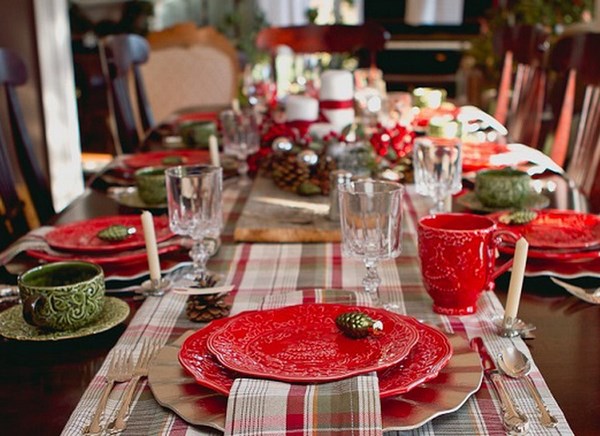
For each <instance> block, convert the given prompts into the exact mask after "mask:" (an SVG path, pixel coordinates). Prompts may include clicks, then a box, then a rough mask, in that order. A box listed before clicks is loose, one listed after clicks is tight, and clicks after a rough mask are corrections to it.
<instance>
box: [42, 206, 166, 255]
mask: <svg viewBox="0 0 600 436" xmlns="http://www.w3.org/2000/svg"><path fill="white" fill-rule="evenodd" d="M116 224H122V225H124V226H126V227H134V228H135V233H134V234H132V235H130V236H129V237H127V238H126V239H123V240H122V241H105V240H103V239H100V238H99V237H98V232H99V231H100V230H102V229H105V228H106V227H109V226H111V225H116ZM154 229H155V232H156V241H157V242H161V241H165V240H167V239H169V238H170V237H172V236H173V233H171V230H170V229H169V220H168V218H167V217H166V216H158V217H154ZM45 239H46V242H48V244H49V245H50V246H51V247H52V248H55V249H57V250H65V251H76V252H81V253H91V252H103V253H107V252H116V251H120V250H132V249H136V248H141V247H144V246H145V241H144V231H143V229H142V219H141V216H140V215H116V216H106V217H101V218H93V219H90V220H85V221H77V222H74V223H69V224H64V225H61V226H58V227H56V228H55V229H54V230H51V231H50V232H49V233H48V234H47V235H46V236H45Z"/></svg>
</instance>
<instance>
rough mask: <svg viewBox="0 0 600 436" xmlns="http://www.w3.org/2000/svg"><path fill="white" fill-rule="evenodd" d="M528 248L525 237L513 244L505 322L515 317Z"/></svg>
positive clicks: (511, 320)
mask: <svg viewBox="0 0 600 436" xmlns="http://www.w3.org/2000/svg"><path fill="white" fill-rule="evenodd" d="M528 249H529V243H528V242H527V240H526V239H525V238H520V239H519V240H518V241H517V243H516V245H515V254H514V257H513V265H512V273H511V275H510V284H509V285H508V296H507V298H506V308H505V310H504V322H505V323H507V322H509V323H512V322H513V321H514V320H515V318H517V312H518V311H519V302H520V300H521V290H522V289H523V276H524V275H525V263H526V262H527V251H528Z"/></svg>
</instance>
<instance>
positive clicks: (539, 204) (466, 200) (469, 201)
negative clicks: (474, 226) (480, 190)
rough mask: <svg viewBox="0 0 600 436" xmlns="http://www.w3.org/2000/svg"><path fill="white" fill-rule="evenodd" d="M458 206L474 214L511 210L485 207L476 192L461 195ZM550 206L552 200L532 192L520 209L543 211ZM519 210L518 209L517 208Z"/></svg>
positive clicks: (508, 208)
mask: <svg viewBox="0 0 600 436" xmlns="http://www.w3.org/2000/svg"><path fill="white" fill-rule="evenodd" d="M456 201H457V202H458V204H460V205H461V206H464V207H466V208H468V209H470V210H472V211H473V212H499V211H501V210H510V209H511V208H510V207H496V208H494V207H488V206H485V205H484V204H483V203H482V202H481V201H479V199H478V198H477V197H476V196H475V192H473V191H470V192H467V193H466V194H464V195H461V196H460V197H458V198H457V199H456ZM549 204H550V199H549V198H548V197H546V196H545V195H543V194H538V193H537V192H532V193H531V194H529V195H528V196H527V198H525V201H524V202H523V205H522V206H521V207H519V208H518V209H543V208H545V207H547V206H548V205H549ZM515 209H517V208H515Z"/></svg>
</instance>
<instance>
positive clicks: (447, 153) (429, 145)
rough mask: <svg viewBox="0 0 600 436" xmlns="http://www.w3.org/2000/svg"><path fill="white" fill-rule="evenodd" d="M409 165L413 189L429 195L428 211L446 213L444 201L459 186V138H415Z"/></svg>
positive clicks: (457, 189)
mask: <svg viewBox="0 0 600 436" xmlns="http://www.w3.org/2000/svg"><path fill="white" fill-rule="evenodd" d="M413 166H414V173H415V185H416V188H417V192H418V193H420V194H422V195H427V196H429V197H432V198H433V201H434V205H433V207H432V208H431V210H430V212H431V213H439V212H450V210H448V208H447V206H446V205H447V204H449V202H448V201H447V200H448V199H449V196H450V195H452V194H455V193H457V192H459V191H460V189H461V172H462V147H461V142H460V139H458V138H436V137H428V136H426V137H422V138H418V139H417V140H415V144H414V155H413Z"/></svg>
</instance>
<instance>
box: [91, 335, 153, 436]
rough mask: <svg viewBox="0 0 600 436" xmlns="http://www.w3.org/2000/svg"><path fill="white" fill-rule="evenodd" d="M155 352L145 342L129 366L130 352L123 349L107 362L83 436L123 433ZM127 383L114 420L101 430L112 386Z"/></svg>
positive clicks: (131, 357)
mask: <svg viewBox="0 0 600 436" xmlns="http://www.w3.org/2000/svg"><path fill="white" fill-rule="evenodd" d="M157 351H158V345H157V344H154V343H152V342H150V341H148V340H146V341H144V342H143V344H142V349H141V351H140V355H139V357H138V359H137V362H136V363H135V365H134V363H133V360H134V359H133V356H132V354H133V353H126V352H124V351H123V350H117V351H115V352H114V354H113V356H112V359H111V361H110V364H109V367H108V372H107V374H106V385H105V386H104V389H103V390H102V394H101V396H100V401H99V402H98V406H97V407H96V411H95V413H94V416H93V417H92V421H91V423H90V425H89V426H87V427H86V428H85V429H84V434H87V435H92V434H99V433H102V432H103V430H105V429H106V430H107V431H108V432H109V433H117V432H120V431H123V430H125V428H126V427H127V422H126V418H127V415H128V413H129V407H130V405H131V401H132V400H133V397H134V394H135V391H136V388H137V385H138V383H139V382H140V380H141V379H142V378H143V377H146V376H147V375H148V368H149V365H150V362H151V361H152V358H153V357H154V355H155V354H156V352H157ZM125 382H128V383H129V384H128V385H127V388H126V389H125V393H124V394H123V400H122V401H121V404H120V405H119V408H118V411H117V415H116V418H115V419H114V420H113V421H112V422H111V423H110V424H108V426H106V428H104V427H103V426H102V418H103V417H104V414H105V410H106V404H107V402H108V398H109V396H110V393H111V391H112V389H113V388H114V386H115V384H116V383H125Z"/></svg>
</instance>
